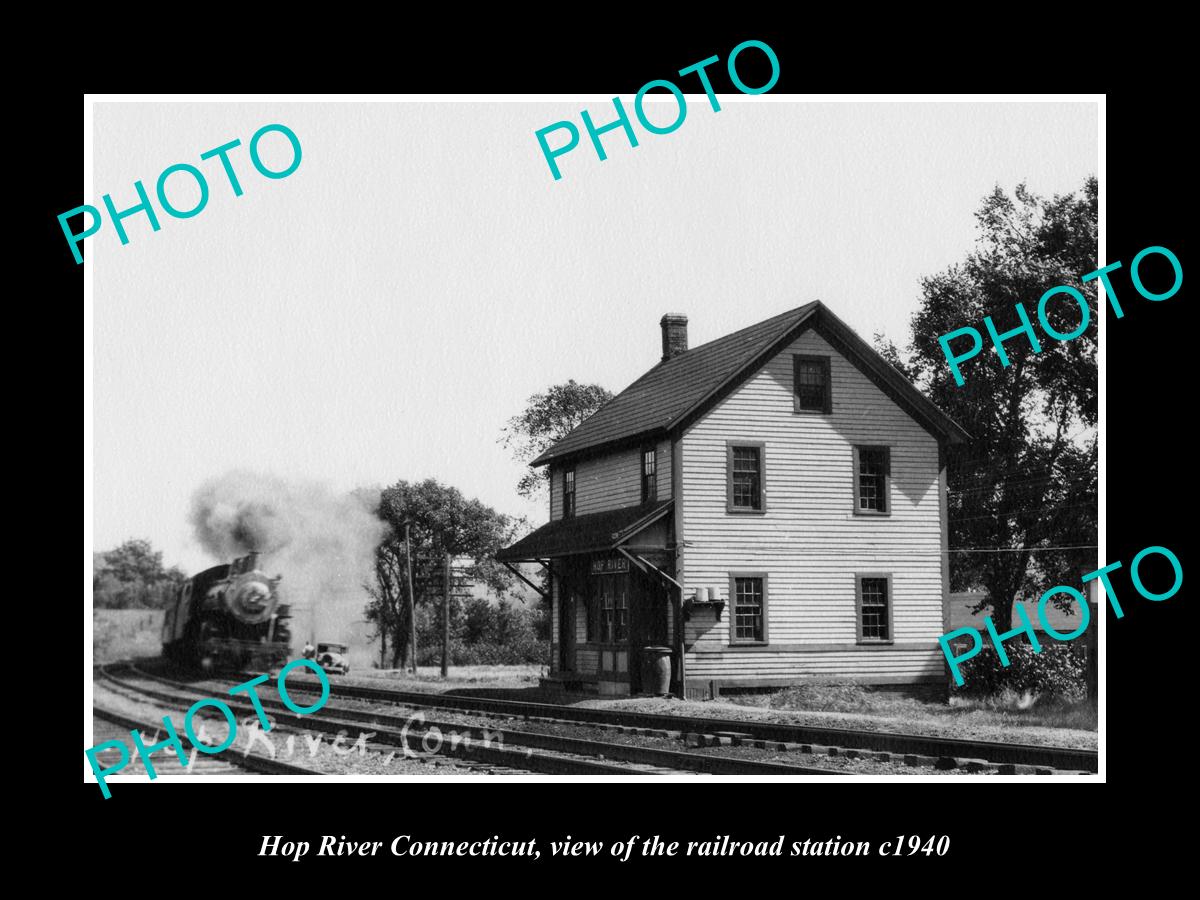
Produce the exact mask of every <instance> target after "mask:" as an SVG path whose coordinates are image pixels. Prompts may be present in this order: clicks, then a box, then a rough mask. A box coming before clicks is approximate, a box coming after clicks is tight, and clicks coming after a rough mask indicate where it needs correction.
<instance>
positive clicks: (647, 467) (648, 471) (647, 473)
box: [642, 447, 658, 503]
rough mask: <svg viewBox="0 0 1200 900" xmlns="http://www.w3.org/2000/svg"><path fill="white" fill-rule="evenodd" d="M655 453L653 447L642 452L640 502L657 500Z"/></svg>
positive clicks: (656, 460)
mask: <svg viewBox="0 0 1200 900" xmlns="http://www.w3.org/2000/svg"><path fill="white" fill-rule="evenodd" d="M657 455H658V454H657V452H656V451H655V449H654V448H653V447H647V448H646V449H644V450H643V451H642V502H643V503H648V502H649V501H651V500H657V499H658V474H657V472H658V466H657V462H658V459H657Z"/></svg>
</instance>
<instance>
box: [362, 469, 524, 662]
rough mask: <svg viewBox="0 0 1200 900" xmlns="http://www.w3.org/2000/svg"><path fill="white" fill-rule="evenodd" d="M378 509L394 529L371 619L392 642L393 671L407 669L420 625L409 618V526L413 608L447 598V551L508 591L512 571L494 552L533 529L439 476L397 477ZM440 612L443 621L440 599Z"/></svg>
mask: <svg viewBox="0 0 1200 900" xmlns="http://www.w3.org/2000/svg"><path fill="white" fill-rule="evenodd" d="M376 510H377V513H378V515H379V517H380V518H381V519H383V520H384V522H386V523H387V524H388V526H389V528H388V533H387V535H386V537H385V538H384V540H383V542H382V543H381V544H380V545H379V547H378V549H377V550H376V553H375V581H374V584H371V585H367V592H368V593H369V594H370V596H371V601H370V603H368V604H367V608H366V618H367V621H368V622H371V623H373V624H374V625H375V629H376V631H377V632H378V634H379V635H380V636H381V637H383V639H384V640H385V641H387V642H389V643H390V644H391V652H392V668H401V667H403V666H404V665H405V663H406V662H407V661H408V651H409V646H410V644H409V637H410V635H411V633H412V631H411V629H412V627H413V623H412V622H411V621H410V620H409V616H408V579H407V572H406V567H407V564H408V558H407V556H406V549H405V543H404V527H405V524H407V525H408V526H409V529H410V535H411V541H412V553H413V559H412V564H413V575H414V581H415V582H416V583H415V585H414V588H415V590H414V597H413V605H414V607H416V606H418V605H423V604H430V603H433V602H434V601H439V600H440V599H441V593H440V589H439V588H440V585H439V584H438V583H437V581H436V578H437V576H438V575H439V574H440V567H441V565H442V562H441V561H442V559H443V558H444V556H445V554H447V553H448V554H450V555H451V556H452V557H454V558H455V559H458V560H460V561H461V560H462V559H463V558H466V559H469V560H470V563H469V564H468V565H467V566H466V567H464V568H463V569H462V573H463V574H464V575H465V576H466V577H467V578H468V579H470V580H471V581H473V582H475V583H477V584H478V583H482V584H485V585H486V586H487V587H488V588H489V589H490V590H492V591H493V592H495V593H496V594H499V595H501V596H503V595H504V593H505V592H506V591H508V590H509V589H510V588H511V587H512V584H513V576H512V573H511V572H509V571H508V570H507V569H505V568H503V567H502V566H501V565H500V564H499V563H497V562H496V561H495V559H494V556H495V554H496V552H497V551H498V550H499V549H500V548H501V547H504V546H507V545H508V544H510V543H512V542H513V541H514V540H515V539H516V537H517V536H518V535H519V534H520V533H521V532H522V531H523V530H525V529H526V528H527V527H528V526H527V524H526V523H525V521H524V520H523V519H515V518H513V517H511V516H506V515H504V514H502V513H498V512H496V510H494V509H492V508H491V507H490V506H486V505H484V504H483V503H481V502H480V501H479V500H475V499H468V498H467V497H464V496H463V494H462V493H461V492H460V491H459V490H458V489H457V488H454V487H450V486H449V485H443V484H441V483H439V482H437V481H435V480H434V479H427V480H425V481H421V482H408V481H398V482H396V483H395V484H394V485H392V486H391V487H389V488H386V489H384V490H383V491H382V492H381V493H380V496H379V502H378V504H377V506H376ZM433 614H434V616H435V617H436V618H437V621H438V622H439V623H440V621H441V619H440V616H441V603H437V604H436V605H435V608H434V612H433ZM452 615H453V611H452ZM439 627H440V625H439Z"/></svg>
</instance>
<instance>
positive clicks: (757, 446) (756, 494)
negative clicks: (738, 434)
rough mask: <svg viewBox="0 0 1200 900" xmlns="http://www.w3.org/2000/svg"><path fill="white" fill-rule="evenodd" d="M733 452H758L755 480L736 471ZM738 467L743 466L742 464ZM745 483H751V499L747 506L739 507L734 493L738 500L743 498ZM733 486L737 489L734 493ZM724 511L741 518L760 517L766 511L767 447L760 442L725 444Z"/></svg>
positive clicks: (744, 472)
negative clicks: (755, 503)
mask: <svg viewBox="0 0 1200 900" xmlns="http://www.w3.org/2000/svg"><path fill="white" fill-rule="evenodd" d="M735 450H756V451H757V452H758V477H757V480H755V479H753V478H751V477H750V475H751V473H750V472H749V471H738V470H737V466H735V457H737V454H736V453H735V452H734V451H735ZM740 465H744V463H741V464H740ZM735 476H736V477H735ZM747 482H750V483H751V487H750V494H751V497H752V499H751V500H750V501H749V503H748V505H739V504H738V503H735V502H734V498H735V493H736V495H737V497H738V498H745V496H746V483H747ZM735 486H736V487H737V488H739V489H738V490H736V491H735ZM755 500H757V505H754V502H755ZM725 511H726V512H730V513H736V514H737V515H742V516H761V515H762V514H763V513H765V512H766V511H767V445H766V444H764V443H762V442H761V441H758V442H755V441H726V442H725Z"/></svg>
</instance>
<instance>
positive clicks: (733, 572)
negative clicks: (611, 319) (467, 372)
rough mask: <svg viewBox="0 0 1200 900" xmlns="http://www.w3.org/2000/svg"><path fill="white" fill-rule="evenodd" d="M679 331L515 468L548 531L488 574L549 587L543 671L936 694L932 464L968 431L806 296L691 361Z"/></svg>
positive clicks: (936, 512)
mask: <svg viewBox="0 0 1200 900" xmlns="http://www.w3.org/2000/svg"><path fill="white" fill-rule="evenodd" d="M687 324H688V322H687V318H686V317H684V316H681V315H666V316H663V317H662V320H661V322H660V327H661V329H662V359H661V360H660V361H658V362H657V363H656V364H655V365H654V367H653V368H651V369H650V370H649V371H648V372H646V374H644V375H643V376H642V377H641V378H639V379H638V380H637V381H635V382H634V383H633V384H631V385H630V386H629V387H627V388H626V389H625V390H623V391H622V392H621V393H619V394H618V395H617V396H616V397H614V398H613V399H612V400H611V401H609V402H608V403H607V404H605V405H604V406H603V407H602V408H601V409H599V410H598V411H597V412H596V413H595V414H593V415H592V416H591V417H589V418H588V419H587V420H586V421H584V422H583V423H582V424H581V425H579V426H578V427H577V428H575V429H574V430H573V431H572V432H570V433H569V434H568V435H566V437H564V438H563V439H562V440H560V441H559V442H558V443H556V444H555V445H554V446H552V447H550V448H549V449H548V450H547V451H546V452H545V453H543V454H542V455H541V456H539V457H538V458H537V459H536V460H534V461H533V464H534V465H539V466H548V467H549V475H550V510H549V513H550V516H549V522H548V523H547V524H545V525H543V526H542V527H541V528H538V529H537V530H536V531H534V532H533V533H531V534H529V535H528V536H526V537H525V538H523V539H521V540H520V541H518V542H516V543H515V544H513V545H512V546H510V547H507V548H505V549H504V550H502V551H501V552H500V553H499V554H498V556H497V558H498V559H499V560H501V561H502V562H505V563H507V564H509V565H515V564H517V563H521V562H525V563H538V564H540V565H542V566H545V567H546V569H547V570H548V571H549V573H550V576H551V577H550V586H551V587H550V592H549V593H550V601H551V608H552V619H553V621H552V629H553V630H552V635H553V637H552V659H551V666H550V676H549V677H550V678H551V679H552V680H554V681H558V682H562V683H564V684H565V685H567V686H569V687H578V688H583V689H587V690H593V691H597V692H599V693H601V694H627V693H640V692H642V691H644V690H648V689H649V685H650V682H651V681H653V682H654V683H655V684H656V685H661V684H662V679H663V677H664V670H665V667H666V660H669V681H670V687H669V690H670V691H671V692H672V693H674V694H677V695H679V696H689V697H711V696H716V695H718V694H719V693H720V692H721V690H722V689H725V690H731V689H738V688H743V689H744V688H754V687H768V686H779V685H786V684H791V683H795V682H797V681H801V680H803V679H805V678H809V677H814V676H815V677H826V678H839V679H858V680H862V681H865V682H868V683H873V684H884V683H917V682H922V681H940V680H942V679H944V678H945V677H946V676H945V667H944V660H943V656H942V653H941V650H940V648H939V646H938V643H937V639H938V636H939V635H941V634H942V633H944V631H945V630H946V621H945V610H946V607H945V604H944V598H945V597H946V596H947V594H948V568H947V565H948V561H947V554H946V549H947V530H946V470H945V453H944V450H945V448H946V446H947V445H949V444H953V443H958V442H962V441H964V440H966V439H967V435H966V434H965V433H964V432H963V430H962V429H961V428H960V427H959V426H958V425H957V424H955V423H954V422H953V421H951V420H950V419H949V418H947V417H946V416H945V415H944V414H943V413H942V412H941V411H940V410H938V409H937V408H936V407H935V406H934V405H933V404H932V403H931V402H930V401H929V400H928V399H927V398H926V397H925V396H924V395H923V394H921V393H920V391H918V390H917V389H916V388H915V387H914V386H913V385H912V384H911V383H909V382H908V380H907V379H905V378H904V376H902V375H901V374H900V373H899V372H898V371H896V369H894V368H893V367H892V366H890V365H889V364H888V363H887V362H886V361H885V360H884V359H883V358H882V357H881V356H879V354H878V353H876V352H875V350H874V349H873V348H872V347H871V346H870V345H868V344H867V343H866V342H865V341H863V340H862V339H861V338H860V337H858V335H856V334H855V333H854V332H853V331H852V330H851V329H850V328H849V327H848V326H847V325H846V324H845V323H843V322H842V321H841V320H840V319H838V318H837V317H836V316H835V315H834V314H833V313H832V312H831V311H830V310H829V309H828V307H826V306H824V305H823V304H822V303H820V302H813V303H809V304H807V305H805V306H802V307H799V308H798V309H793V310H791V311H789V312H786V313H783V314H782V315H778V316H775V317H773V318H771V319H767V320H766V321H764V322H760V323H758V324H756V325H752V326H750V327H749V328H744V329H742V330H740V331H737V332H735V333H733V334H730V335H727V336H725V337H722V338H719V339H717V340H715V341H711V342H709V343H707V344H704V345H702V346H698V347H694V348H689V347H688V337H687ZM652 657H653V660H652V659H651V658H652ZM655 665H657V669H655V668H654V666H655ZM655 672H657V674H655Z"/></svg>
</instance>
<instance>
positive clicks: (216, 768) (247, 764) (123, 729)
mask: <svg viewBox="0 0 1200 900" xmlns="http://www.w3.org/2000/svg"><path fill="white" fill-rule="evenodd" d="M92 717H93V720H96V719H99V720H101V722H102V723H103V727H100V728H95V727H94V728H93V731H92V739H93V741H95V744H94V745H93V746H95V745H96V744H101V743H103V742H104V741H107V740H114V739H115V740H119V741H126V740H127V739H128V737H129V732H130V731H131V730H133V729H135V728H136V729H137V730H138V731H140V732H142V734H155V733H157V732H161V731H162V722H161V721H159V722H157V723H156V722H149V721H145V720H142V719H136V718H133V717H131V716H127V715H125V714H124V713H119V712H116V711H115V710H111V709H106V708H104V707H102V706H93V707H92ZM180 739H181V740H183V741H187V737H186V736H184V735H180ZM97 759H98V760H99V761H100V762H101V763H111V762H113V761H115V760H108V759H105V758H104V753H103V752H102V753H100V754H99V755H98V757H97ZM154 768H155V771H156V772H157V774H159V775H236V774H239V770H241V771H246V772H253V773H256V774H260V775H320V774H322V773H320V772H317V771H314V770H313V769H306V768H305V767H304V766H297V765H294V764H292V763H287V762H283V761H282V760H277V759H271V758H270V757H266V756H255V755H253V754H246V755H245V756H240V755H238V754H236V753H229V754H222V755H219V756H216V757H214V756H210V755H208V754H203V753H198V752H196V751H193V753H192V758H191V762H190V763H189V765H188V766H187V767H184V766H183V765H182V764H181V763H180V762H179V758H178V757H177V756H175V755H174V754H161V755H160V756H156V757H155V758H154ZM121 774H122V775H138V774H146V771H145V768H144V767H143V765H142V761H141V759H140V758H139V757H138V756H137V754H131V755H130V760H129V764H128V765H127V766H126V767H125V768H124V769H122V770H121Z"/></svg>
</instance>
